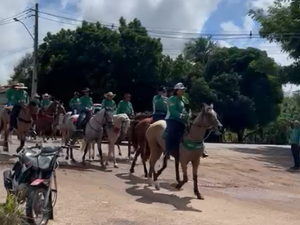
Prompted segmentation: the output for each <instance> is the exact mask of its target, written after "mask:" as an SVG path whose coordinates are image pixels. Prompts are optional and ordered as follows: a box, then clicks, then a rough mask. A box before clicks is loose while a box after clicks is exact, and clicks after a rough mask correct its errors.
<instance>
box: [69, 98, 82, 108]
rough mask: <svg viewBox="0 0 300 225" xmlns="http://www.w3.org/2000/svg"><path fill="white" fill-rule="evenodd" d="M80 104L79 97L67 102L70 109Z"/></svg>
mask: <svg viewBox="0 0 300 225" xmlns="http://www.w3.org/2000/svg"><path fill="white" fill-rule="evenodd" d="M79 106H80V99H79V98H78V97H74V98H72V99H71V100H70V102H69V107H70V108H71V109H78V108H79Z"/></svg>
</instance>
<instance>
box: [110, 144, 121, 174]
mask: <svg viewBox="0 0 300 225" xmlns="http://www.w3.org/2000/svg"><path fill="white" fill-rule="evenodd" d="M109 148H111V152H112V155H113V159H114V167H115V168H119V166H118V163H117V160H116V153H115V144H114V142H111V143H110V144H109Z"/></svg>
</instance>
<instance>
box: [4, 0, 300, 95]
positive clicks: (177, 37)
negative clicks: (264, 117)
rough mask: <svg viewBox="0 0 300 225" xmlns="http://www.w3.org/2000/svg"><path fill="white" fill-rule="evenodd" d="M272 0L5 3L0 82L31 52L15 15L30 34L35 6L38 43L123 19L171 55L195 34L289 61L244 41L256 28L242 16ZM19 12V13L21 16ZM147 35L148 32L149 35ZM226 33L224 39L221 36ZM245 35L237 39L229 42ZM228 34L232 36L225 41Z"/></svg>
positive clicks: (261, 43) (276, 50)
mask: <svg viewBox="0 0 300 225" xmlns="http://www.w3.org/2000/svg"><path fill="white" fill-rule="evenodd" d="M273 2H274V0H201V1H199V0H110V1H108V0H51V1H49V0H10V1H3V2H2V3H1V7H0V29H1V36H0V84H5V83H6V82H7V80H8V79H9V77H10V75H11V74H12V73H13V68H14V66H15V65H16V64H17V62H18V61H19V60H20V58H22V56H24V54H25V53H26V52H31V51H32V49H33V48H32V46H33V41H32V38H31V37H30V35H29V34H28V33H27V31H26V29H25V28H24V27H23V25H22V24H21V23H19V22H15V21H13V18H14V17H16V18H18V19H19V20H21V21H22V22H24V23H25V24H26V26H27V27H28V29H29V31H30V32H31V34H33V32H34V30H33V25H34V18H33V17H32V16H31V15H32V14H33V13H32V12H31V11H29V12H24V11H25V10H26V9H28V8H31V7H33V6H34V4H35V3H39V10H40V11H41V12H40V18H39V41H40V42H42V40H43V37H44V36H45V35H46V33H47V32H51V33H55V32H58V31H59V30H60V29H61V28H65V29H75V28H76V26H78V25H80V21H82V20H87V21H89V22H95V21H100V22H101V23H104V24H107V25H112V24H116V25H117V24H118V19H119V18H120V17H121V16H123V17H124V18H125V19H126V20H127V21H130V20H132V19H133V18H138V19H140V20H141V22H142V24H143V25H144V26H145V27H146V28H148V30H150V31H151V32H152V35H154V36H156V37H158V36H160V37H162V36H163V37H162V42H163V45H164V52H165V53H166V54H169V55H171V56H172V57H176V55H178V54H180V53H181V51H182V49H183V46H184V43H185V42H187V41H188V40H189V39H190V38H195V37H197V36H199V35H200V34H202V35H203V34H211V35H213V37H214V38H215V40H216V41H218V42H219V43H220V44H221V45H223V46H237V47H241V48H246V47H249V46H251V47H256V48H259V49H262V50H265V51H267V53H268V54H269V56H270V57H272V58H274V59H275V61H276V62H277V63H279V64H281V65H289V64H290V63H292V60H291V59H289V58H288V55H287V54H285V53H283V52H282V51H281V48H280V46H279V45H277V44H275V43H269V42H267V41H266V40H264V39H260V38H253V39H250V38H247V34H249V33H250V31H252V33H253V34H258V30H259V24H257V23H255V22H254V21H253V20H252V19H251V18H250V17H248V16H247V12H248V10H249V9H250V8H266V7H268V6H269V5H270V4H272V3H273ZM22 12H23V13H22ZM151 32H150V34H151ZM225 35H227V36H225ZM232 35H235V36H234V37H237V35H244V36H243V37H242V38H232ZM230 36H231V38H230ZM296 89H298V87H296V86H294V85H287V86H286V87H284V90H285V91H286V92H289V91H293V90H296Z"/></svg>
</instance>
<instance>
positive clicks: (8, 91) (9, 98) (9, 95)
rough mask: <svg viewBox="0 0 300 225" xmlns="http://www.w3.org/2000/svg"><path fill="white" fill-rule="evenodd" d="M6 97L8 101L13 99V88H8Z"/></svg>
mask: <svg viewBox="0 0 300 225" xmlns="http://www.w3.org/2000/svg"><path fill="white" fill-rule="evenodd" d="M5 97H6V99H7V101H8V102H10V101H11V97H12V89H10V88H9V89H7V91H6V93H5Z"/></svg>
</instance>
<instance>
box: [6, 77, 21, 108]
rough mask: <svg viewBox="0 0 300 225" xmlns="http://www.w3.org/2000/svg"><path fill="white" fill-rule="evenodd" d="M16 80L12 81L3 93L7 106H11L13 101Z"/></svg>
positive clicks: (16, 84)
mask: <svg viewBox="0 0 300 225" xmlns="http://www.w3.org/2000/svg"><path fill="white" fill-rule="evenodd" d="M17 86H18V82H13V83H12V84H11V86H10V88H9V89H7V91H6V93H5V95H6V99H7V106H13V105H14V103H15V100H14V98H15V95H16V92H17Z"/></svg>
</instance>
